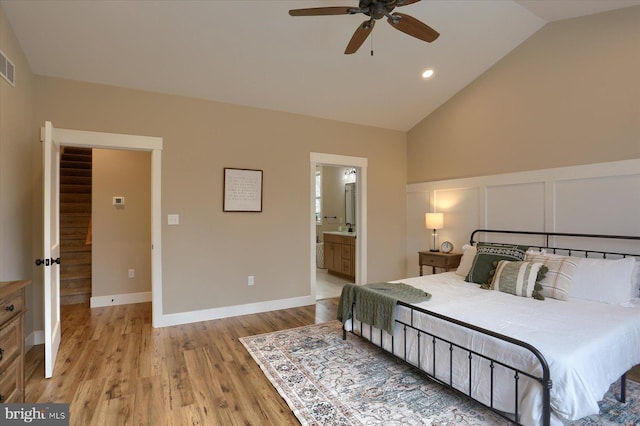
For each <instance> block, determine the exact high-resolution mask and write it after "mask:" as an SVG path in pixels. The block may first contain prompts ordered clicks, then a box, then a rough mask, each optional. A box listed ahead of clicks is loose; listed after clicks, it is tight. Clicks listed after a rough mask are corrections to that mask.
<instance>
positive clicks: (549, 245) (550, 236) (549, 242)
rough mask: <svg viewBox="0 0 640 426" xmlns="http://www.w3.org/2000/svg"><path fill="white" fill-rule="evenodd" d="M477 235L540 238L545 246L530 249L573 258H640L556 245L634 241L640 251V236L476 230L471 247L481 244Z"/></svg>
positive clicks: (636, 255)
mask: <svg viewBox="0 0 640 426" xmlns="http://www.w3.org/2000/svg"><path fill="white" fill-rule="evenodd" d="M477 233H484V234H510V235H521V236H525V235H528V236H538V237H542V239H543V240H544V243H543V244H529V247H532V248H538V249H547V250H552V251H553V253H556V252H561V253H566V254H568V255H569V256H571V255H572V254H573V253H574V252H578V253H583V254H584V256H585V257H589V255H590V254H596V255H598V256H601V257H603V258H606V257H607V255H612V256H621V257H627V256H635V257H639V258H640V254H638V253H637V252H626V250H625V252H622V251H608V250H592V249H589V248H585V247H582V248H576V247H560V246H557V245H556V244H555V239H556V238H559V237H571V238H574V237H577V238H585V239H587V238H588V239H591V240H609V241H610V242H611V241H614V240H622V241H627V242H633V241H638V246H637V247H635V244H634V247H633V250H638V251H640V236H626V235H601V234H575V233H567V232H536V231H506V230H495V229H476V230H475V231H473V232H472V233H471V237H470V239H469V242H470V244H471V245H473V244H475V243H477V242H479V241H478V240H476V239H475V238H476V234H477ZM492 242H497V241H492ZM639 261H640V259H639Z"/></svg>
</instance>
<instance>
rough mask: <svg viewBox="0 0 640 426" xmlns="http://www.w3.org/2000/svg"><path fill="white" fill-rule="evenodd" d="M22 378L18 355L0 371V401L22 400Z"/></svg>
mask: <svg viewBox="0 0 640 426" xmlns="http://www.w3.org/2000/svg"><path fill="white" fill-rule="evenodd" d="M22 380H23V377H22V358H20V357H18V358H16V359H14V360H13V362H12V363H11V364H9V366H8V367H7V369H6V370H4V371H2V372H1V373H0V402H2V403H19V402H23V398H22V389H23V387H22Z"/></svg>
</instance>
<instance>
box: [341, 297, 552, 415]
mask: <svg viewBox="0 0 640 426" xmlns="http://www.w3.org/2000/svg"><path fill="white" fill-rule="evenodd" d="M398 305H400V306H404V307H406V308H408V309H409V310H410V318H409V321H402V320H398V319H396V320H395V322H396V323H397V324H400V325H401V326H402V329H403V332H404V348H403V350H402V351H401V352H402V353H396V351H395V345H394V336H393V335H389V334H387V333H385V332H384V331H383V330H380V340H379V342H378V343H376V342H374V339H373V326H372V325H369V324H366V325H365V324H364V323H362V322H360V330H359V332H358V330H355V327H354V326H352V327H351V330H349V331H350V332H351V333H352V334H355V335H357V336H360V337H362V338H366V337H365V335H364V327H368V328H369V336H370V338H369V339H368V340H369V341H370V342H371V343H372V344H374V345H376V346H379V347H380V348H383V349H384V343H385V342H384V336H385V335H386V336H389V337H390V338H391V349H392V350H391V353H392V354H393V355H394V356H396V357H397V358H399V359H401V360H402V361H404V362H406V363H408V364H409V365H411V366H413V367H416V368H418V369H419V370H420V371H421V372H422V373H423V374H425V375H426V376H428V377H429V378H430V379H431V380H433V381H435V382H437V383H440V384H442V385H443V386H446V387H448V388H450V389H452V390H454V391H456V392H457V393H460V394H463V395H464V396H466V397H468V398H471V399H473V400H474V401H476V402H478V403H480V404H482V405H483V406H485V407H487V408H488V409H490V410H491V411H493V412H494V413H496V414H498V415H499V416H501V417H503V418H505V419H507V420H509V421H511V422H513V423H515V424H520V417H521V413H520V410H519V406H520V402H521V401H520V398H521V397H523V395H522V394H521V393H520V392H519V388H518V384H519V380H520V379H521V378H522V377H528V378H530V379H533V380H535V381H536V382H538V383H539V384H540V388H541V389H540V390H541V392H542V419H541V421H542V423H541V424H542V425H543V426H549V425H550V422H551V407H550V392H551V387H552V383H551V376H550V371H549V365H548V364H547V361H546V360H545V358H544V356H543V355H542V354H541V353H540V351H539V350H538V349H536V348H535V347H533V346H532V345H530V344H528V343H526V342H523V341H520V340H517V339H513V338H511V337H509V336H505V335H503V334H499V333H495V332H493V331H490V330H486V329H483V328H481V327H478V326H475V325H473V324H469V323H466V322H463V321H459V320H457V319H455V318H449V317H447V316H444V315H441V314H438V313H436V312H432V311H429V310H426V309H422V308H420V307H417V306H413V305H411V304H408V303H404V302H398ZM417 313H419V314H420V315H426V316H428V317H433V318H438V319H440V320H442V321H444V322H446V323H450V324H455V325H456V326H459V327H463V328H465V329H467V330H472V331H474V332H477V333H480V334H483V335H486V336H490V337H492V338H495V339H498V340H500V341H503V342H506V343H508V344H510V345H514V346H519V347H521V348H523V349H524V350H526V351H528V352H530V353H531V354H533V355H534V357H535V358H536V359H537V361H538V363H539V366H540V371H541V374H540V375H539V376H536V375H533V374H531V373H529V372H527V371H524V370H522V369H521V368H519V367H518V366H513V365H509V364H507V363H505V362H502V361H500V360H497V359H494V358H492V357H490V356H488V355H487V354H484V353H481V352H479V351H477V350H473V349H470V348H466V347H464V346H462V345H460V344H458V343H456V342H453V341H451V340H449V339H446V338H443V337H441V336H437V335H435V334H434V333H432V332H430V331H428V330H423V329H421V328H420V327H419V326H418V325H417V321H416V315H417ZM351 320H352V324H355V320H357V318H356V317H355V303H354V304H353V305H352V306H351ZM346 333H347V330H346V328H343V338H344V339H346ZM408 333H415V335H416V336H417V341H418V344H417V351H418V352H417V354H416V359H417V364H415V363H413V362H410V361H409V360H408V353H407V351H408V349H407V335H408ZM425 338H426V339H428V343H427V344H426V345H421V344H420V341H421V340H423V339H425ZM387 343H388V342H387ZM437 344H444V345H446V346H447V347H448V351H447V352H448V353H449V355H448V358H449V359H448V360H445V361H446V363H447V364H448V365H449V369H450V370H449V378H450V380H449V382H447V381H444V380H441V379H440V378H438V377H437V375H436V365H439V364H438V362H437V361H438V360H437V359H436V357H437V351H436V345H437ZM423 346H424V349H423ZM454 348H455V349H456V350H462V351H464V352H465V353H466V354H467V355H466V357H467V358H468V370H469V375H468V382H467V383H466V385H467V386H466V389H461V388H460V387H457V386H456V384H455V383H453V373H452V369H453V366H454V365H453V364H454V362H453V351H454ZM423 350H426V351H428V353H427V354H426V355H428V356H431V357H432V359H433V363H432V370H431V371H428V370H427V369H425V368H424V367H423V366H422V365H421V364H420V360H421V359H422V355H423V354H422V353H421V351H423ZM475 358H480V359H483V360H485V361H488V368H489V369H490V371H489V372H488V374H489V376H490V378H491V379H490V401H489V403H488V404H486V403H485V402H483V401H480V400H478V399H476V398H474V397H473V395H472V389H473V388H474V383H473V382H472V380H473V374H472V365H473V364H472V361H473V360H474V359H475ZM498 366H499V367H501V368H503V369H507V370H509V371H511V372H512V373H513V384H514V389H515V391H514V409H513V411H508V412H506V411H504V410H498V409H497V408H496V407H495V406H494V390H495V388H494V386H495V385H496V383H495V382H494V369H495V368H496V367H498Z"/></svg>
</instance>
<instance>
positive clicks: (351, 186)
mask: <svg viewBox="0 0 640 426" xmlns="http://www.w3.org/2000/svg"><path fill="white" fill-rule="evenodd" d="M344 210H345V212H344V217H345V224H346V223H350V224H351V225H355V224H356V184H355V183H345V184H344Z"/></svg>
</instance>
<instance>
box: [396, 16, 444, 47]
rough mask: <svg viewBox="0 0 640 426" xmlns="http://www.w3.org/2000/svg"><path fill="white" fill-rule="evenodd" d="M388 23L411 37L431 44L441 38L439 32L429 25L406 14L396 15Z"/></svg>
mask: <svg viewBox="0 0 640 426" xmlns="http://www.w3.org/2000/svg"><path fill="white" fill-rule="evenodd" d="M393 18H396V19H393ZM397 18H400V19H397ZM387 22H389V23H390V24H391V26H393V28H395V29H396V30H398V31H402V32H403V33H405V34H409V35H410V36H413V37H415V38H418V39H420V40H424V41H426V42H428V43H431V42H432V41H434V40H435V39H437V38H438V37H439V36H440V33H439V32H437V31H436V30H434V29H433V28H431V27H430V26H428V25H427V24H424V23H422V22H420V21H418V20H417V19H416V18H414V17H412V16H409V15H405V14H404V13H397V12H396V13H394V14H393V15H392V18H388V19H387Z"/></svg>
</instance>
